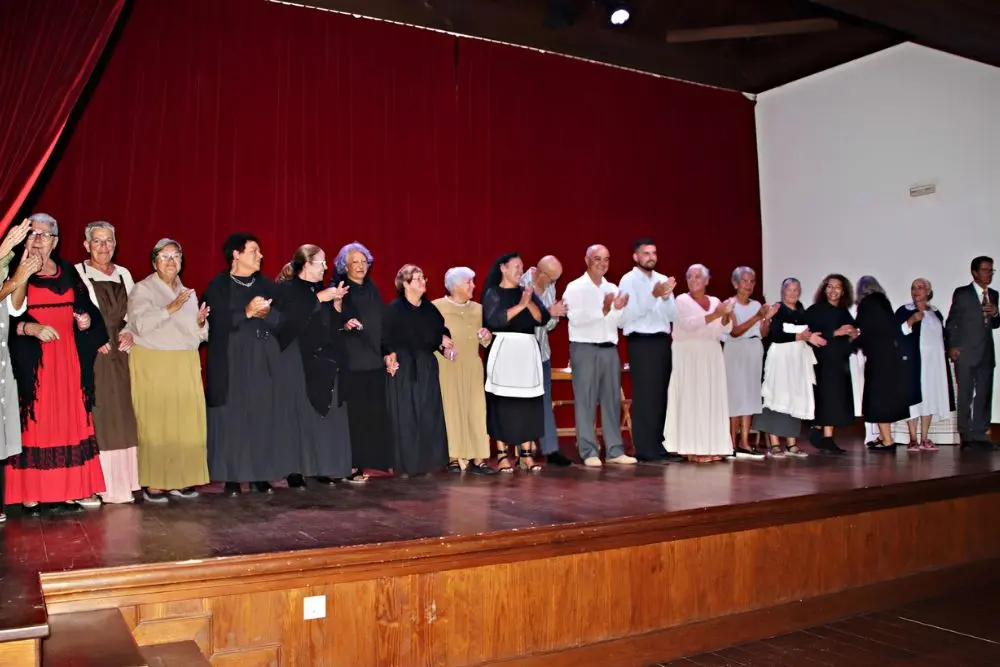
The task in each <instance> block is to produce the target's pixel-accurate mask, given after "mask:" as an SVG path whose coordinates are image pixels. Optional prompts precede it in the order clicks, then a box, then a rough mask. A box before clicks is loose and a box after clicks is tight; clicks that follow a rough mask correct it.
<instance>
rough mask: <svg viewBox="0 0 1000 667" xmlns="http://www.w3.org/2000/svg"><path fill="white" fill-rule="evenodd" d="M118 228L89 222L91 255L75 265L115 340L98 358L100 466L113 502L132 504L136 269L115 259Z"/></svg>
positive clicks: (96, 429) (87, 233)
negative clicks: (131, 307) (131, 353)
mask: <svg viewBox="0 0 1000 667" xmlns="http://www.w3.org/2000/svg"><path fill="white" fill-rule="evenodd" d="M115 244H116V238H115V228H114V225H112V224H111V223H110V222H103V221H100V222H91V223H90V224H88V225H87V227H86V229H85V230H84V241H83V247H84V249H85V250H86V251H87V253H88V254H89V255H90V259H86V260H84V261H82V262H80V263H79V264H77V265H76V266H75V267H74V268H76V272H77V273H79V274H80V279H81V280H83V283H84V285H86V286H87V293H88V294H90V300H91V302H92V303H93V304H94V305H95V306H97V308H98V309H99V310H100V311H101V318H102V319H103V320H104V326H105V328H107V330H108V338H110V339H111V343H109V344H108V345H106V346H105V347H102V348H101V349H100V350H99V352H100V354H99V355H98V356H97V361H96V362H95V363H94V390H95V391H96V394H97V395H96V400H95V402H94V432H95V434H96V436H97V444H98V446H99V447H100V449H101V469H102V470H103V471H104V483H105V485H106V486H107V491H105V492H104V493H102V494H101V498H103V499H104V501H105V502H109V503H130V502H132V501H133V500H134V498H133V496H132V492H133V491H138V490H139V467H138V462H137V459H136V444H137V442H138V435H137V434H136V426H135V414H134V413H133V411H132V391H131V387H130V382H129V369H128V350H129V349H130V348H131V347H132V344H133V337H132V333H131V331H130V330H129V327H128V325H127V324H126V322H125V316H126V314H127V311H128V295H129V292H131V291H132V287H134V286H135V283H134V282H133V281H132V274H131V273H129V271H128V269H126V268H125V267H123V266H119V265H117V264H115V263H114V262H113V261H112V260H113V259H114V255H115Z"/></svg>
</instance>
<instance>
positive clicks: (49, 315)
mask: <svg viewBox="0 0 1000 667" xmlns="http://www.w3.org/2000/svg"><path fill="white" fill-rule="evenodd" d="M29 219H30V220H31V232H30V233H29V235H28V243H27V245H26V246H25V254H26V256H29V257H30V256H35V257H37V258H39V259H40V260H41V268H40V269H39V270H38V272H37V273H35V274H34V275H33V276H32V277H31V278H30V279H29V280H28V282H27V284H26V285H21V286H19V287H18V288H17V289H16V290H15V291H14V293H13V295H12V299H11V303H12V305H13V307H14V308H15V309H18V308H20V307H21V306H22V304H23V303H24V300H25V298H27V300H28V308H27V312H25V313H24V314H23V315H20V316H18V317H15V318H12V320H11V325H12V326H13V327H14V330H13V333H14V334H16V335H15V336H14V337H13V338H12V339H11V341H10V353H11V363H12V365H13V367H14V377H15V379H16V381H17V391H18V399H19V404H20V409H21V410H20V411H21V426H22V431H21V453H20V454H19V455H18V456H14V457H12V458H10V459H8V460H7V469H6V475H5V479H4V487H5V496H6V501H7V502H8V503H21V504H22V505H23V506H24V509H25V512H26V513H29V514H37V513H39V512H42V511H44V510H51V511H54V512H60V511H63V512H75V511H79V510H80V506H81V505H83V506H85V507H93V506H97V507H99V506H100V499H98V498H97V494H98V493H100V492H102V491H104V489H105V486H104V475H103V473H102V472H101V464H100V461H99V460H98V455H99V450H98V447H97V439H96V438H95V437H94V426H93V421H92V417H91V413H92V411H93V407H94V360H95V358H96V357H97V350H98V349H100V347H101V346H103V345H104V344H105V343H107V342H108V335H107V331H106V330H105V328H104V320H103V319H102V318H101V313H100V311H98V310H97V308H96V307H95V306H94V304H93V303H92V302H91V300H90V295H89V294H87V288H86V287H85V286H84V284H83V281H81V280H80V276H79V275H78V274H77V272H76V271H74V270H73V266H72V265H71V264H69V263H68V262H64V261H62V260H61V259H59V258H58V256H57V255H56V253H55V250H56V247H57V246H58V245H59V224H58V223H57V222H56V221H55V219H54V218H52V217H51V216H49V215H46V214H44V213H37V214H35V215H33V216H31V217H30V218H29ZM22 261H24V258H22Z"/></svg>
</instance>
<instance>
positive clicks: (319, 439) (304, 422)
mask: <svg viewBox="0 0 1000 667" xmlns="http://www.w3.org/2000/svg"><path fill="white" fill-rule="evenodd" d="M325 273H326V253H324V252H323V249H322V248H320V247H318V246H315V245H312V244H306V245H303V246H300V247H299V249H298V250H296V251H295V255H294V256H293V257H292V261H290V262H288V263H287V264H285V266H284V267H283V268H282V269H281V273H280V274H279V275H278V279H277V282H278V288H277V290H276V293H275V299H276V302H277V303H278V305H279V306H280V307H281V313H282V316H283V317H282V321H281V326H280V327H279V328H278V330H277V336H278V343H279V345H280V346H281V363H280V364H279V366H278V377H277V385H278V399H279V403H280V407H279V410H278V421H279V423H280V424H283V425H284V431H285V438H286V442H287V443H288V445H287V446H289V447H291V448H293V449H295V450H296V452H297V457H298V466H297V467H296V468H295V469H296V470H297V471H298V472H296V473H293V474H291V475H289V476H288V487H289V488H291V489H305V488H306V480H305V478H306V477H314V478H315V479H316V482H318V483H319V484H326V485H333V484H334V480H335V479H337V478H344V477H347V476H349V475H350V474H351V436H350V431H349V429H348V425H347V408H345V407H344V404H343V401H342V400H341V399H340V392H339V391H338V387H337V378H338V371H339V366H338V363H337V361H338V359H339V358H341V354H340V350H339V347H340V345H341V340H340V339H341V337H342V333H341V331H340V330H341V329H342V328H343V326H344V316H343V309H344V295H345V294H346V293H347V291H348V290H347V287H345V286H344V284H343V283H340V284H339V285H337V286H334V287H327V288H326V289H323V275H324V274H325Z"/></svg>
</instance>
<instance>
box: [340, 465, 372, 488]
mask: <svg viewBox="0 0 1000 667" xmlns="http://www.w3.org/2000/svg"><path fill="white" fill-rule="evenodd" d="M344 481H345V482H347V483H348V484H364V483H365V482H367V481H368V475H366V474H365V471H364V470H361V469H360V468H359V469H357V470H352V471H351V474H350V475H348V476H347V477H345V478H344Z"/></svg>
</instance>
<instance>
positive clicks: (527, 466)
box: [517, 443, 542, 472]
mask: <svg viewBox="0 0 1000 667" xmlns="http://www.w3.org/2000/svg"><path fill="white" fill-rule="evenodd" d="M534 452H535V447H534V445H533V444H531V443H528V444H526V445H521V446H520V447H519V448H518V452H517V454H518V456H517V465H518V466H519V467H520V468H521V469H523V470H527V471H528V472H542V466H540V465H539V464H537V463H535V459H534ZM528 461H531V463H528Z"/></svg>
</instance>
